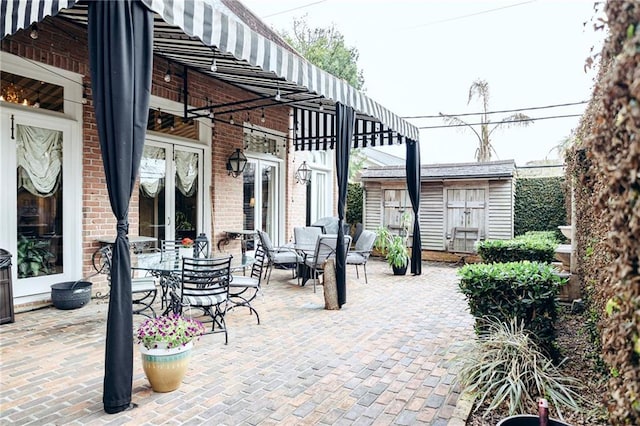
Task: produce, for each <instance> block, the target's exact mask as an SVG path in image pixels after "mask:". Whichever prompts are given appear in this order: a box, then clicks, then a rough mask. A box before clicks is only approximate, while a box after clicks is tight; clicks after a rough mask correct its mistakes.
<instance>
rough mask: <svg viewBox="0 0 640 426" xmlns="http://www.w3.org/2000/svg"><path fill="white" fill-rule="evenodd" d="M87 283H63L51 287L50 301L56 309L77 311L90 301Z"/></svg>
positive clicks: (88, 283) (88, 284)
mask: <svg viewBox="0 0 640 426" xmlns="http://www.w3.org/2000/svg"><path fill="white" fill-rule="evenodd" d="M92 285H93V284H92V283H90V282H89V281H65V282H62V283H57V284H53V285H52V286H51V301H52V302H53V306H55V307H56V308H58V309H63V310H69V309H78V308H81V307H83V306H84V305H86V304H87V303H89V300H91V286H92Z"/></svg>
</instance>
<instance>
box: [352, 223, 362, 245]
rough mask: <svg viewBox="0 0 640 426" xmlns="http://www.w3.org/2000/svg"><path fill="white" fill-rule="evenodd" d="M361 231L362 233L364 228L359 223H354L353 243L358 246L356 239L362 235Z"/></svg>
mask: <svg viewBox="0 0 640 426" xmlns="http://www.w3.org/2000/svg"><path fill="white" fill-rule="evenodd" d="M362 231H364V226H363V225H362V224H361V223H360V222H358V223H356V229H355V232H354V233H353V242H354V243H355V244H358V238H360V235H362Z"/></svg>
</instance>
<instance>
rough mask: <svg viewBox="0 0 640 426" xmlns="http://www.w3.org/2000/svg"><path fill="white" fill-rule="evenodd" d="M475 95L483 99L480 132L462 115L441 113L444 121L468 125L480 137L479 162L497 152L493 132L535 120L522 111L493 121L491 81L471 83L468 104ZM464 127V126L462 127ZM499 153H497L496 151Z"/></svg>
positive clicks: (477, 158)
mask: <svg viewBox="0 0 640 426" xmlns="http://www.w3.org/2000/svg"><path fill="white" fill-rule="evenodd" d="M474 97H478V98H480V99H481V100H482V111H483V112H482V113H481V114H479V115H480V132H478V131H477V130H476V129H475V128H474V127H473V125H472V124H469V123H467V122H466V121H464V120H463V119H461V118H460V117H456V116H455V115H447V114H443V113H440V116H441V117H442V118H443V119H444V122H445V123H447V124H450V125H456V126H466V127H468V128H470V129H471V130H472V131H473V133H475V135H476V136H477V137H478V143H479V145H478V148H477V149H476V154H475V157H476V160H478V162H486V161H491V152H492V151H493V152H494V153H496V150H495V149H494V148H493V146H492V145H491V134H492V133H493V132H494V131H495V130H496V129H500V128H504V127H511V126H528V125H529V124H531V123H533V120H532V119H531V118H530V117H529V116H527V115H525V114H522V113H515V114H511V115H510V116H508V117H505V118H503V119H502V120H500V121H498V122H496V123H492V122H491V120H490V119H489V115H490V113H489V112H488V111H489V83H487V82H486V81H485V80H476V81H474V82H473V84H471V87H470V88H469V99H468V100H467V105H468V104H469V103H470V102H471V100H472V99H473V98H474ZM462 128H463V129H464V127H462ZM496 155H497V153H496Z"/></svg>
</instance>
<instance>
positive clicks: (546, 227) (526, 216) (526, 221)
mask: <svg viewBox="0 0 640 426" xmlns="http://www.w3.org/2000/svg"><path fill="white" fill-rule="evenodd" d="M563 186H564V178H563V177H549V178H523V179H517V180H516V193H515V206H514V228H515V229H514V232H515V235H522V234H524V233H525V232H527V231H554V232H555V233H556V234H557V235H558V238H562V233H561V232H560V230H559V229H558V226H561V225H566V224H567V214H566V209H565V198H564V197H565V193H564V189H563Z"/></svg>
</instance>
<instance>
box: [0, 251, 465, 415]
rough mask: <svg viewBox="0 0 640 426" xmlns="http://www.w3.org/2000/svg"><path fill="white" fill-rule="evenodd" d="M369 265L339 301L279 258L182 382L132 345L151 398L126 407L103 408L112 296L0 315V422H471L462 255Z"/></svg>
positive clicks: (139, 390)
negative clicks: (413, 266) (397, 266)
mask: <svg viewBox="0 0 640 426" xmlns="http://www.w3.org/2000/svg"><path fill="white" fill-rule="evenodd" d="M368 272H369V284H367V285H366V284H365V283H364V277H362V275H361V276H360V279H359V280H358V279H356V276H355V271H354V269H353V268H352V267H349V269H348V272H347V278H348V290H347V304H346V305H344V306H343V308H342V309H341V310H339V311H327V310H324V309H323V308H324V298H323V294H322V287H319V288H318V292H317V293H316V294H314V293H313V286H311V285H308V286H305V287H298V286H297V285H296V281H295V280H290V279H289V278H290V277H291V275H290V273H289V272H287V271H277V270H276V271H274V273H273V274H272V277H271V283H270V284H269V285H266V286H263V288H264V294H263V295H262V296H261V297H259V298H258V299H257V300H256V301H255V304H254V306H255V307H256V308H257V309H258V311H259V312H260V319H261V324H260V325H257V324H256V321H255V317H253V316H249V315H248V310H246V309H236V310H234V311H231V312H230V313H229V314H228V316H227V324H228V327H229V344H228V345H227V346H225V345H224V336H223V335H222V334H214V335H207V336H204V337H203V338H202V339H201V340H200V341H199V342H197V344H196V348H195V349H194V352H193V357H192V359H191V363H190V368H189V371H188V373H187V376H186V378H185V380H184V382H183V384H182V386H181V387H180V388H179V389H178V390H176V391H174V392H171V393H166V394H161V393H154V392H153V391H152V390H151V388H150V387H149V384H148V382H147V379H146V378H145V376H144V372H143V371H142V366H141V363H140V356H139V355H138V352H137V348H134V351H135V354H134V377H133V402H135V403H137V404H138V405H139V406H138V407H137V408H135V409H134V410H130V411H125V412H123V413H119V414H115V415H108V414H105V413H104V411H103V409H102V380H103V374H104V371H103V368H104V364H103V359H104V337H105V321H106V314H107V304H106V302H104V301H100V300H95V299H94V300H92V301H91V302H90V303H89V305H87V306H85V307H83V308H81V309H77V310H73V311H60V310H56V309H54V308H47V309H42V310H38V311H33V312H27V313H21V314H17V315H16V322H15V323H13V324H5V325H2V326H0V355H1V358H0V375H1V377H0V386H1V388H0V413H1V414H0V423H2V424H29V423H31V424H38V425H42V424H78V425H85V424H99V425H100V424H131V425H133V424H135V425H138V424H148V425H155V424H176V425H178V424H198V425H199V424H211V425H216V424H220V425H241V424H242V425H272V424H286V425H310V424H321V425H324V424H326V425H347V424H349V425H351V424H355V425H370V424H375V425H387V424H389V425H391V424H394V425H414V424H432V425H445V424H463V422H462V421H460V419H454V417H455V416H454V410H455V407H456V404H457V403H458V399H459V388H458V386H457V384H456V372H457V362H456V360H455V359H454V357H455V356H456V355H458V354H459V353H460V352H461V351H463V350H464V346H465V344H466V343H467V342H469V341H470V340H471V339H472V336H473V327H472V325H473V320H472V317H471V316H470V315H469V314H468V313H467V311H466V303H465V301H464V300H463V298H462V297H461V295H460V294H459V293H457V291H456V290H457V277H456V269H455V268H453V267H450V266H443V265H439V264H429V263H425V264H424V266H423V275H421V276H418V277H413V276H411V275H407V276H405V277H394V276H393V275H392V274H391V272H390V268H389V267H388V266H387V265H386V264H385V263H383V262H381V261H378V260H371V261H370V262H369V267H368ZM140 321H141V317H139V316H136V317H135V318H134V324H137V323H139V322H140ZM452 419H453V420H452Z"/></svg>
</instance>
